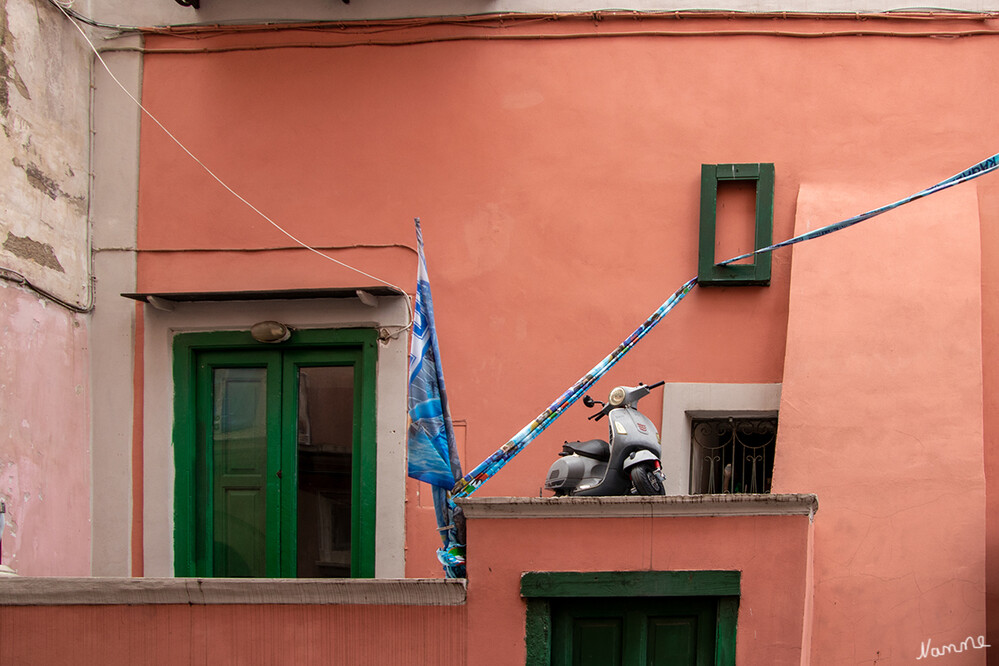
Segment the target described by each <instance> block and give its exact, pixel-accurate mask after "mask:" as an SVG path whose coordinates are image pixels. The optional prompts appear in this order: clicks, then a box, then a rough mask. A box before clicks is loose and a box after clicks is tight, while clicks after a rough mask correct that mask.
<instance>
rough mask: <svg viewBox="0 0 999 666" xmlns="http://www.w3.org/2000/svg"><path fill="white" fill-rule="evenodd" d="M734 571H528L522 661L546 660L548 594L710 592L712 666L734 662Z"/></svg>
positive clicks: (536, 665)
mask: <svg viewBox="0 0 999 666" xmlns="http://www.w3.org/2000/svg"><path fill="white" fill-rule="evenodd" d="M741 577H742V573H741V572H739V571H531V572H527V573H524V574H523V575H522V576H521V578H520V596H521V597H523V598H524V599H525V600H526V601H527V621H526V632H525V637H524V640H525V643H526V647H527V660H526V664H527V666H549V665H550V664H551V663H552V661H551V657H552V609H551V601H552V600H553V599H572V598H580V599H594V598H610V597H618V598H620V597H640V598H654V597H710V598H714V599H716V600H717V603H718V607H717V614H716V618H717V620H716V621H717V625H716V627H715V665H716V666H735V631H736V624H737V621H738V616H739V595H740V581H741Z"/></svg>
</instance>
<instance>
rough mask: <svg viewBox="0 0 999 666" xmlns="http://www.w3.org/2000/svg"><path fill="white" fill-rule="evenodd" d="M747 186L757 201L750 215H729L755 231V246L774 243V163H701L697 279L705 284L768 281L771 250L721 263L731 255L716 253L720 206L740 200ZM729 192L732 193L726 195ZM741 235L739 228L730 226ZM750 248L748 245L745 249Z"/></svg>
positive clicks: (757, 247)
mask: <svg viewBox="0 0 999 666" xmlns="http://www.w3.org/2000/svg"><path fill="white" fill-rule="evenodd" d="M747 190H748V193H749V194H751V195H752V196H753V200H754V203H753V205H752V206H751V211H750V213H749V215H748V216H746V217H747V218H748V219H740V216H739V215H738V213H736V214H735V215H734V218H735V219H731V218H726V219H727V221H729V222H730V223H732V224H733V225H735V226H742V225H744V226H746V231H748V232H749V233H751V234H752V242H753V248H752V249H753V250H758V249H760V248H763V247H767V246H768V245H771V244H772V243H773V219H774V165H773V164H769V163H760V164H702V165H701V227H700V238H699V252H698V262H697V282H698V284H700V285H702V286H711V285H722V286H733V285H736V286H737V285H769V284H770V263H771V262H770V253H769V252H766V253H763V254H758V255H756V256H755V257H754V258H752V259H749V260H744V261H740V262H738V263H734V264H728V265H725V266H722V265H720V264H719V262H722V261H726V260H727V259H731V258H732V256H736V254H742V253H743V252H738V253H733V254H732V256H716V254H717V252H716V250H717V247H718V237H719V228H718V224H719V209H720V206H724V202H725V201H726V200H732V201H735V200H737V197H738V196H739V194H740V193H742V192H745V191H747ZM726 194H730V195H731V198H730V197H727V196H725V195H726ZM728 231H730V232H732V234H734V235H738V231H740V230H738V229H736V230H728ZM744 251H745V252H748V251H749V249H748V248H746V249H745V250H744Z"/></svg>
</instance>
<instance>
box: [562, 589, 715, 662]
mask: <svg viewBox="0 0 999 666" xmlns="http://www.w3.org/2000/svg"><path fill="white" fill-rule="evenodd" d="M717 604H718V601H717V599H714V598H711V597H628V598H623V597H609V598H561V599H555V600H552V604H551V613H552V643H551V645H552V662H551V663H552V664H553V665H554V666H570V665H571V666H590V665H598V664H599V665H604V664H627V665H628V666H632V665H636V666H637V665H639V664H642V665H645V666H706V665H710V664H714V654H715V645H714V642H715V636H714V626H715V618H716V614H717V610H716V609H717Z"/></svg>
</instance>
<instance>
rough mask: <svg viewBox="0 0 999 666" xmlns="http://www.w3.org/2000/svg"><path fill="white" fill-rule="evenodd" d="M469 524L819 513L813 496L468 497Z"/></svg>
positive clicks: (463, 503) (465, 501) (464, 500)
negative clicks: (491, 520) (498, 520)
mask: <svg viewBox="0 0 999 666" xmlns="http://www.w3.org/2000/svg"><path fill="white" fill-rule="evenodd" d="M458 504H459V505H460V506H461V508H462V510H463V511H464V512H465V516H466V517H468V518H473V519H475V518H478V519H482V518H670V517H677V518H679V517H701V516H704V517H709V516H808V518H809V520H811V519H812V518H813V517H814V515H815V512H816V511H818V509H819V500H818V497H816V496H815V495H812V494H781V495H750V494H725V495H669V496H666V497H647V496H637V497H636V496H630V497H465V498H462V499H460V500H458Z"/></svg>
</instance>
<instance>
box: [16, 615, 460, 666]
mask: <svg viewBox="0 0 999 666" xmlns="http://www.w3.org/2000/svg"><path fill="white" fill-rule="evenodd" d="M53 627H63V628H65V630H62V631H59V630H55V631H54V630H53ZM0 632H2V633H3V636H4V640H3V641H0V663H4V664H18V665H19V666H50V665H51V664H76V665H79V666H105V665H106V664H190V665H192V666H200V665H208V664H296V665H301V666H320V665H323V666H325V665H328V664H350V665H351V666H379V665H381V664H419V665H423V664H426V665H427V666H430V665H431V664H454V665H455V666H462V665H463V664H464V663H465V661H464V656H465V649H466V634H465V608H464V607H462V606H404V605H395V606H378V605H367V604H362V605H347V604H344V605H334V604H327V605H304V604H286V605H279V604H255V605H247V604H221V605H211V606H203V605H191V604H156V605H154V604H146V605H127V606H126V605H117V606H115V605H111V606H0Z"/></svg>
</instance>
